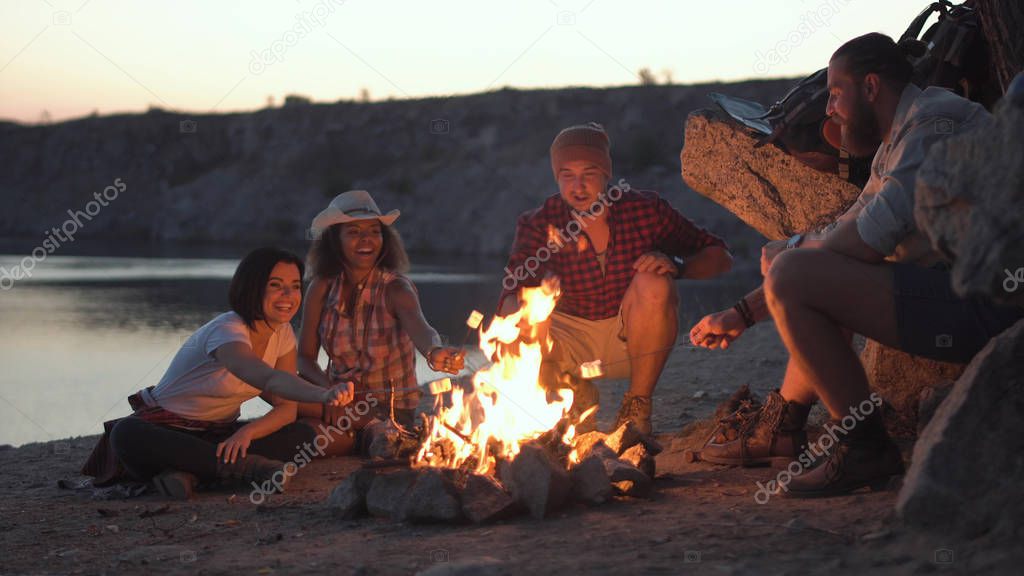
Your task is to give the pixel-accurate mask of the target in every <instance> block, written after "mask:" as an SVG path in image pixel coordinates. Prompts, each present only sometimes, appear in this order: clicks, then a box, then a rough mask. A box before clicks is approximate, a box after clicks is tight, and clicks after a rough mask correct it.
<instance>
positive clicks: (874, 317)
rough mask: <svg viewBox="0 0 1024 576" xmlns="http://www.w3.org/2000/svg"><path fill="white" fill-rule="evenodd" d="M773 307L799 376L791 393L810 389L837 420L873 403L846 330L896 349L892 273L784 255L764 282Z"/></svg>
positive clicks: (834, 257) (829, 255) (823, 256)
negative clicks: (854, 407)
mask: <svg viewBox="0 0 1024 576" xmlns="http://www.w3.org/2000/svg"><path fill="white" fill-rule="evenodd" d="M765 291H766V294H767V298H768V306H769V308H770V309H771V312H772V317H773V318H774V319H775V323H776V325H777V326H778V329H779V334H780V335H781V336H782V340H783V342H784V343H785V344H786V348H787V349H788V350H789V354H790V362H791V364H792V365H793V368H794V370H787V380H788V383H789V384H790V386H789V388H790V390H787V392H793V393H794V394H796V395H800V394H803V395H805V396H806V392H807V387H808V386H799V383H800V382H801V381H803V382H806V383H807V384H808V385H809V387H810V388H811V389H813V391H814V392H815V393H816V394H817V396H819V397H820V398H821V399H822V401H823V402H824V403H825V406H826V407H827V408H828V410H829V413H830V414H831V416H832V417H833V418H842V417H843V416H845V415H847V414H848V413H849V410H850V407H851V406H857V405H858V404H859V403H860V402H861V401H863V400H866V399H868V395H869V390H868V381H867V376H866V374H865V373H864V368H863V367H862V366H861V363H860V359H859V358H857V354H856V353H855V352H854V350H853V348H852V347H851V346H850V344H849V339H848V334H847V333H846V332H844V330H843V328H848V329H849V330H852V331H854V332H857V333H859V334H864V335H865V336H868V337H869V338H872V339H874V340H877V341H879V342H881V343H883V344H886V345H889V346H895V345H897V343H898V331H897V327H896V314H895V305H894V302H893V283H892V271H891V269H890V268H889V267H887V266H886V265H882V264H879V265H871V264H866V263H864V262H859V261H856V260H853V259H850V258H847V257H845V256H841V255H839V254H835V253H833V252H829V251H826V250H814V249H805V250H794V251H790V252H784V253H782V254H780V255H779V256H778V257H777V259H776V260H775V262H773V263H772V267H771V270H769V273H768V278H767V280H766V282H765Z"/></svg>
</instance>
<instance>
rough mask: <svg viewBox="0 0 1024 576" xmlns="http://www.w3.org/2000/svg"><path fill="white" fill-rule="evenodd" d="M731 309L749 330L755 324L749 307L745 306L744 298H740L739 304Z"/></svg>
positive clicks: (745, 300)
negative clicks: (737, 313)
mask: <svg viewBox="0 0 1024 576" xmlns="http://www.w3.org/2000/svg"><path fill="white" fill-rule="evenodd" d="M733 309H734V310H736V312H739V315H740V317H741V318H743V323H744V324H746V326H747V328H750V327H751V326H753V325H754V324H755V322H754V315H753V314H752V313H751V312H750V305H749V304H747V298H746V297H745V296H744V297H743V298H740V300H739V302H737V303H736V305H735V306H733Z"/></svg>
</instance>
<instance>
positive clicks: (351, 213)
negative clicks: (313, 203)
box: [311, 190, 401, 232]
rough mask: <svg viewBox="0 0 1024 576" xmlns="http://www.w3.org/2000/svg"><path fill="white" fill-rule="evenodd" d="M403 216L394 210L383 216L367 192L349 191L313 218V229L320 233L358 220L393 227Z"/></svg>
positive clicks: (339, 195)
mask: <svg viewBox="0 0 1024 576" xmlns="http://www.w3.org/2000/svg"><path fill="white" fill-rule="evenodd" d="M400 214H401V212H399V211H398V210H392V211H390V212H388V213H387V214H381V212H380V208H378V207H377V203H376V202H374V201H373V197H371V196H370V193H369V192H367V191H366V190H349V191H348V192H342V193H341V194H338V195H337V196H335V197H334V200H331V203H330V204H328V205H327V208H324V209H323V210H322V211H321V212H320V213H319V214H317V215H316V218H313V225H312V226H311V228H312V229H313V231H314V232H319V231H321V230H324V229H326V228H327V227H329V226H332V225H334V224H344V223H346V222H355V221H357V220H380V222H381V224H384V225H385V226H391V225H392V224H394V222H395V220H397V219H398V216H399V215H400Z"/></svg>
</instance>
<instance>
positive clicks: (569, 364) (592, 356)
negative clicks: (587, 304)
mask: <svg viewBox="0 0 1024 576" xmlns="http://www.w3.org/2000/svg"><path fill="white" fill-rule="evenodd" d="M551 339H552V340H553V341H554V347H553V349H552V351H551V354H549V355H548V358H547V360H548V361H551V362H555V363H556V364H557V365H558V369H559V371H561V372H571V373H573V374H577V375H578V374H579V372H580V364H582V363H584V362H593V361H594V360H600V361H601V366H602V368H604V376H603V377H602V378H615V379H619V378H629V372H630V369H629V353H628V351H627V350H626V325H625V322H624V320H623V319H622V310H619V313H618V314H617V315H615V316H612V317H611V318H605V319H603V320H587V319H586V318H580V317H579V316H570V315H569V314H562V313H560V312H555V313H553V314H552V315H551Z"/></svg>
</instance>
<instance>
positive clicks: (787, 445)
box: [700, 391, 811, 467]
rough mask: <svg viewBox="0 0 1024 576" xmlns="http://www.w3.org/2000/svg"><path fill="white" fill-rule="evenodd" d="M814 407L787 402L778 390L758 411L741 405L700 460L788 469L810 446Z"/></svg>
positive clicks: (710, 440)
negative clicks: (807, 426)
mask: <svg viewBox="0 0 1024 576" xmlns="http://www.w3.org/2000/svg"><path fill="white" fill-rule="evenodd" d="M810 410H811V408H810V406H804V405H803V404H798V403H796V402H787V401H786V400H785V399H784V398H783V397H782V396H781V395H780V394H779V393H778V392H777V391H773V392H771V393H769V394H768V397H767V398H765V402H764V405H763V406H761V407H760V408H757V409H754V408H752V407H750V406H748V405H743V406H741V407H740V408H739V409H738V410H737V411H736V412H734V413H733V414H731V415H730V416H728V417H726V418H723V419H722V420H720V422H719V425H718V428H716V429H715V431H714V432H713V433H712V434H711V437H710V438H708V441H707V443H705V444H704V447H703V448H701V451H700V459H701V460H704V461H706V462H711V463H714V464H726V465H730V466H764V465H768V464H771V465H772V466H775V467H785V466H786V465H787V464H789V462H790V461H792V460H794V459H795V458H796V457H797V456H798V455H799V454H800V453H801V452H803V450H804V448H805V447H806V445H807V432H806V431H805V430H804V425H805V424H806V423H807V414H808V412H810Z"/></svg>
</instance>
